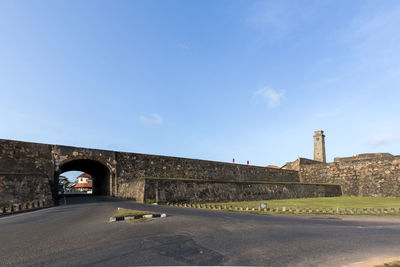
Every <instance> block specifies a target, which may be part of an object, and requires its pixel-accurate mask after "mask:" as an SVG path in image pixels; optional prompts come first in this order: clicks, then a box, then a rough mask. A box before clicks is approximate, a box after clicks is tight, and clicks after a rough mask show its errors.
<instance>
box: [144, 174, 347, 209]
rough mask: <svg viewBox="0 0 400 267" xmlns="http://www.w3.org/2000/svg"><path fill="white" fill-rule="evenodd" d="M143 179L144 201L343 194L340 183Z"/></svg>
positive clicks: (242, 199)
mask: <svg viewBox="0 0 400 267" xmlns="http://www.w3.org/2000/svg"><path fill="white" fill-rule="evenodd" d="M144 180H145V191H144V192H145V194H144V199H143V201H146V200H156V201H157V202H167V201H168V202H177V203H199V202H225V201H252V200H268V199H287V198H304V197H307V198H310V197H336V196H341V195H342V192H341V190H340V186H339V185H321V184H299V183H276V182H275V183H274V182H261V181H259V182H250V181H201V180H192V179H144Z"/></svg>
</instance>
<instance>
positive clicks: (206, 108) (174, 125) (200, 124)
mask: <svg viewBox="0 0 400 267" xmlns="http://www.w3.org/2000/svg"><path fill="white" fill-rule="evenodd" d="M399 29H400V1H389V0H385V1H378V0H376V1H366V0H362V1H361V0H360V1H358V0H352V1H347V0H346V1H345V0H335V1H328V0H326V1H320V0H317V1H307V0H302V1H295V0H290V1H281V0H280V1H248V0H246V1H240V0H235V1H222V0H221V1H215V0H212V1H205V0H203V1H184V0H181V1H171V0H159V1H151V0H145V1H111V0H110V1H100V0H96V1H94V0H93V1H89V0H86V1H80V0H79V1H77V0H68V1H50V0H49V1H40V0H36V1H28V0H26V1H22V0H20V1H11V0H10V1H7V0H3V1H1V2H0V92H1V97H0V112H1V116H0V125H1V127H0V138H3V139H14V140H23V141H32V142H42V143H50V144H54V143H55V144H64V145H73V146H82V147H91V148H99V149H110V150H118V151H127V152H137V153H147V154H157V155H168V156H178V157H187V158H198V159H208V160H215V161H226V162H231V160H232V158H233V157H234V158H235V159H236V161H237V162H239V163H244V162H245V161H246V160H249V161H250V163H251V164H254V165H260V166H265V165H268V164H272V165H280V166H281V165H283V164H284V163H285V162H287V161H292V160H295V159H296V158H297V157H298V156H302V157H307V158H312V157H313V154H312V153H313V138H312V136H313V132H314V131H315V130H320V129H322V130H324V131H325V133H326V149H327V159H328V161H332V160H333V158H334V157H338V156H351V155H355V154H359V153H366V152H389V153H392V154H400V124H399V118H398V117H399V114H400V112H399V111H400V105H399V101H400V50H399V47H400V46H399V44H400V34H399Z"/></svg>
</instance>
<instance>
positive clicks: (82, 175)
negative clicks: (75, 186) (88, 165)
mask: <svg viewBox="0 0 400 267" xmlns="http://www.w3.org/2000/svg"><path fill="white" fill-rule="evenodd" d="M80 177H84V178H92V176H90V174H88V173H86V172H84V173H82V174H81V175H79V176H78V178H80Z"/></svg>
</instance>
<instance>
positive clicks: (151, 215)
mask: <svg viewBox="0 0 400 267" xmlns="http://www.w3.org/2000/svg"><path fill="white" fill-rule="evenodd" d="M165 217H167V214H165V213H161V214H145V215H136V216H123V217H122V216H121V217H110V222H116V221H126V220H135V219H141V218H149V219H150V218H165Z"/></svg>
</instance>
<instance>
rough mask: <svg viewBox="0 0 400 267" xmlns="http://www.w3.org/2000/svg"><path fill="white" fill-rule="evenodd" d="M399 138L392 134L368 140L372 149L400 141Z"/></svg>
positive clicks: (375, 136) (377, 135)
mask: <svg viewBox="0 0 400 267" xmlns="http://www.w3.org/2000/svg"><path fill="white" fill-rule="evenodd" d="M398 140H399V138H398V137H397V136H395V135H393V134H392V133H383V134H376V135H373V136H371V137H370V138H369V139H368V141H367V142H368V145H369V146H370V147H373V148H376V147H379V146H383V145H387V144H390V143H393V142H396V141H398Z"/></svg>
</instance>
